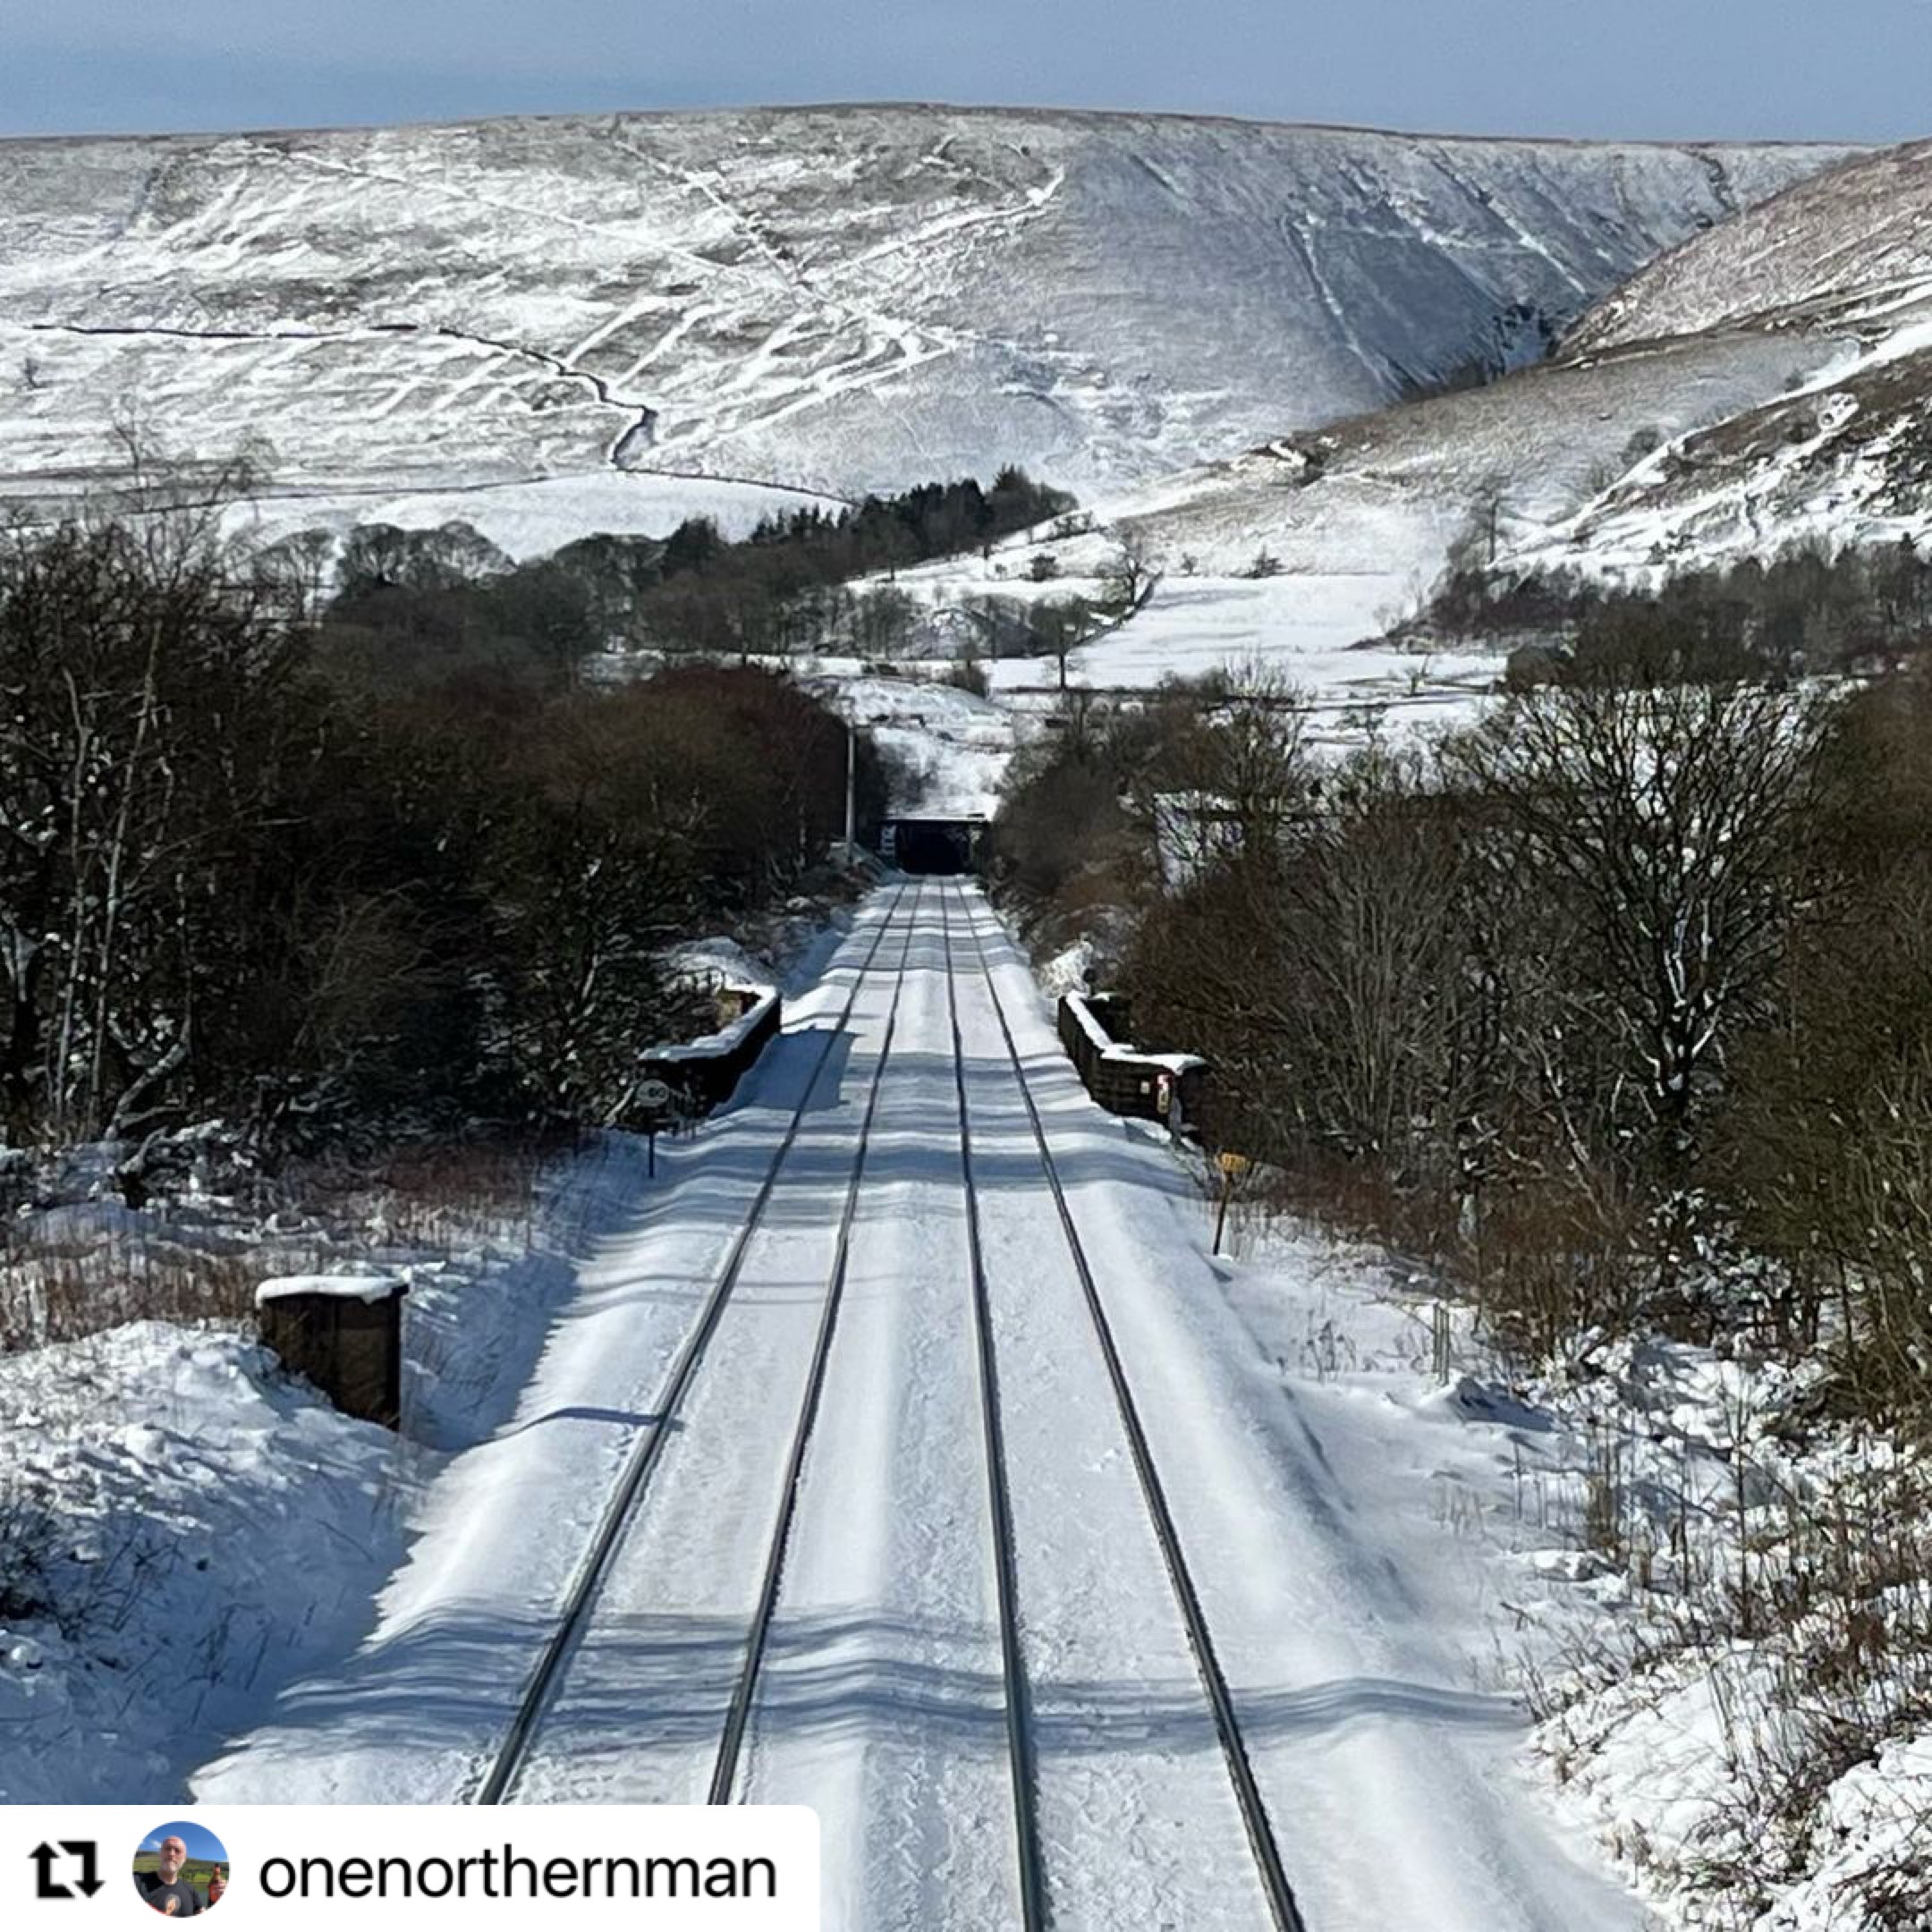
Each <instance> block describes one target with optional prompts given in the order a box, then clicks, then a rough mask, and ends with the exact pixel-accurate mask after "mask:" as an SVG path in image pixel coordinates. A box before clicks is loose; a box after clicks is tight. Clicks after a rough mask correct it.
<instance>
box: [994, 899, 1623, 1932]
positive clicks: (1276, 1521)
mask: <svg viewBox="0 0 1932 1932" xmlns="http://www.w3.org/2000/svg"><path fill="white" fill-rule="evenodd" d="M975 911H976V924H977V926H978V928H979V931H980V932H981V933H982V935H983V936H985V938H986V940H987V951H988V953H989V954H990V955H991V957H992V962H993V969H992V971H993V978H994V979H995V981H996V983H997V986H998V988H999V992H1000V997H1001V1000H1002V1003H1003V1004H1004V1007H1005V1009H1006V1011H1007V1013H1008V1014H1009V1016H1010V1017H1011V1020H1012V1023H1013V1031H1014V1035H1015V1039H1016V1044H1017V1046H1018V1047H1019V1049H1020V1053H1021V1059H1022V1061H1023V1063H1024V1070H1025V1072H1026V1075H1027V1078H1028V1080H1029V1082H1030V1085H1031V1088H1032V1089H1033V1092H1034V1095H1035V1097H1036V1101H1037V1104H1038V1106H1039V1109H1040V1114H1041V1117H1042V1122H1043V1125H1044V1127H1045V1130H1046V1132H1047V1138H1048V1140H1049V1141H1050V1143H1051V1145H1052V1148H1053V1150H1054V1153H1055V1159H1056V1161H1057V1163H1058V1165H1059V1167H1060V1170H1061V1174H1062V1177H1063V1182H1064V1184H1065V1187H1066V1191H1067V1196H1068V1200H1069V1206H1070V1208H1071V1212H1072V1216H1073V1219H1074V1221H1075V1223H1076V1224H1077V1225H1078V1228H1079V1230H1080V1235H1081V1238H1082V1241H1083V1242H1084V1244H1085V1245H1086V1247H1087V1249H1088V1251H1089V1257H1090V1258H1091V1261H1092V1263H1093V1267H1094V1272H1095V1274H1096V1275H1097V1279H1098V1281H1099V1283H1100V1284H1101V1287H1102V1292H1103V1294H1104V1296H1105V1299H1106V1306H1107V1310H1108V1315H1109V1318H1110V1320H1111V1322H1112V1325H1113V1327H1114V1334H1115V1336H1116V1339H1117V1341H1118V1344H1119V1348H1120V1352H1121V1357H1122V1360H1123V1367H1124V1370H1125V1374H1126V1378H1127V1380H1128V1382H1129V1383H1130V1385H1131V1387H1132V1389H1133V1390H1134V1393H1135V1395H1136V1399H1137V1401H1138V1402H1139V1403H1140V1409H1141V1412H1142V1414H1143V1416H1144V1418H1145V1421H1146V1427H1147V1433H1148V1442H1149V1445H1150V1449H1151V1452H1152V1455H1153V1459H1154V1461H1155V1462H1156V1464H1157V1467H1158V1469H1159V1470H1160V1472H1161V1477H1162V1480H1163V1482H1164V1484H1165V1487H1166V1492H1167V1496H1168V1500H1169V1502H1170V1504H1171V1505H1172V1507H1173V1510H1174V1517H1175V1520H1176V1521H1177V1523H1178V1524H1179V1526H1180V1530H1181V1535H1182V1542H1183V1545H1184V1548H1185V1554H1186V1557H1187V1561H1188V1563H1189V1565H1190V1567H1191V1571H1192V1573H1193V1574H1194V1576H1195V1578H1196V1579H1197V1581H1198V1583H1199V1589H1200V1594H1201V1597H1202V1602H1203V1606H1204V1608H1205V1611H1206V1614H1207V1618H1208V1623H1209V1625H1210V1627H1211V1628H1212V1630H1213V1632H1214V1636H1215V1641H1216V1646H1217V1648H1218V1650H1219V1654H1220V1657H1221V1658H1222V1661H1223V1664H1224V1666H1225V1668H1226V1671H1227V1674H1228V1676H1229V1679H1230V1681H1231V1687H1232V1691H1233V1701H1234V1704H1235V1707H1236V1708H1237V1710H1238V1712H1239V1713H1240V1716H1241V1721H1242V1726H1243V1731H1244V1733H1245V1736H1246V1738H1247V1741H1248V1743H1249V1747H1250V1751H1251V1753H1252V1756H1253V1758H1254V1764H1255V1770H1256V1775H1257V1777H1258V1781H1259V1784H1260V1786H1261V1789H1262V1792H1263V1793H1264V1795H1265V1797H1266V1800H1267V1806H1268V1810H1269V1814H1270V1816H1271V1817H1272V1818H1275V1820H1277V1821H1279V1824H1280V1828H1281V1831H1282V1835H1283V1840H1284V1857H1285V1858H1286V1860H1288V1862H1289V1865H1290V1868H1291V1875H1292V1881H1293V1884H1294V1887H1295V1893H1296V1896H1297V1900H1298V1902H1299V1904H1300V1907H1301V1911H1302V1913H1303V1914H1304V1916H1305V1918H1306V1920H1307V1923H1308V1925H1309V1928H1310V1932H1383V1928H1389V1927H1411V1926H1415V1927H1421V1926H1427V1927H1428V1928H1430V1932H1557V1928H1562V1932H1612V1928H1636V1927H1639V1926H1642V1925H1644V1924H1645V1923H1646V1922H1647V1919H1646V1915H1645V1912H1644V1909H1643V1907H1642V1906H1641V1905H1640V1903H1639V1902H1637V1901H1635V1900H1634V1899H1632V1898H1631V1897H1630V1896H1629V1895H1628V1894H1624V1893H1623V1892H1622V1891H1621V1890H1620V1889H1618V1888H1616V1887H1615V1886H1614V1885H1611V1884H1610V1883H1609V1882H1608V1881H1607V1880H1606V1879H1605V1878H1603V1877H1599V1876H1597V1874H1596V1873H1594V1872H1591V1871H1589V1870H1587V1869H1585V1868H1582V1867H1581V1866H1580V1864H1578V1863H1577V1862H1576V1861H1575V1860H1573V1859H1572V1857H1570V1856H1569V1855H1568V1853H1567V1852H1566V1851H1565V1849H1564V1848H1563V1846H1562V1845H1561V1844H1559V1843H1558V1842H1557V1839H1556V1836H1555V1831H1554V1829H1553V1827H1552V1826H1551V1825H1550V1823H1549V1822H1548V1821H1547V1820H1546V1818H1544V1817H1543V1816H1541V1815H1539V1813H1538V1811H1537V1809H1535V1808H1534V1807H1533V1805H1532V1804H1531V1803H1530V1800H1529V1794H1528V1792H1527V1790H1526V1788H1525V1787H1524V1786H1523V1785H1521V1784H1520V1783H1519V1782H1518V1781H1517V1780H1516V1779H1515V1778H1514V1777H1513V1775H1511V1772H1510V1770H1509V1767H1507V1766H1506V1765H1505V1764H1504V1763H1503V1762H1501V1761H1500V1759H1499V1756H1498V1753H1497V1752H1496V1750H1495V1748H1494V1740H1495V1739H1496V1737H1498V1736H1499V1735H1504V1734H1507V1733H1519V1734H1520V1733H1521V1728H1522V1717H1521V1713H1520V1712H1519V1711H1518V1710H1517V1709H1516V1708H1515V1707H1514V1706H1513V1704H1512V1703H1511V1702H1510V1701H1509V1700H1508V1699H1504V1698H1501V1697H1497V1696H1495V1695H1490V1694H1486V1693H1484V1692H1482V1691H1477V1690H1474V1689H1471V1688H1469V1687H1468V1684H1467V1681H1466V1674H1465V1673H1464V1671H1463V1670H1462V1667H1461V1665H1460V1662H1459V1660H1458V1659H1457V1658H1456V1657H1455V1656H1454V1655H1453V1651H1452V1650H1451V1648H1450V1647H1448V1646H1447V1645H1442V1646H1438V1645H1437V1644H1436V1641H1435V1640H1434V1639H1433V1637H1432V1633H1431V1632H1430V1631H1429V1630H1428V1627H1427V1623H1426V1620H1425V1619H1424V1618H1422V1617H1421V1616H1419V1614H1417V1604H1416V1601H1415V1592H1414V1590H1413V1588H1412V1585H1411V1580H1410V1578H1409V1577H1408V1576H1406V1575H1405V1574H1404V1572H1403V1568H1402V1563H1403V1561H1404V1559H1407V1560H1408V1561H1411V1562H1413V1561H1415V1560H1416V1559H1417V1555H1418V1553H1417V1552H1416V1551H1415V1550H1414V1549H1412V1548H1409V1549H1404V1548H1402V1547H1401V1546H1400V1545H1399V1544H1398V1543H1397V1542H1396V1541H1395V1539H1394V1538H1393V1537H1392V1536H1389V1535H1388V1532H1387V1526H1385V1525H1384V1524H1381V1523H1379V1522H1377V1521H1365V1520H1362V1519H1360V1517H1358V1515H1357V1514H1356V1513H1355V1511H1354V1509H1353V1507H1352V1496H1350V1494H1349V1493H1348V1491H1347V1489H1346V1488H1345V1487H1343V1485H1342V1484H1341V1483H1340V1482H1338V1480H1337V1479H1336V1477H1335V1472H1334V1470H1333V1469H1332V1468H1331V1467H1330V1463H1329V1460H1328V1458H1327V1456H1326V1453H1325V1450H1324V1446H1323V1443H1322V1441H1321V1439H1320V1437H1319V1436H1318V1434H1317V1433H1316V1431H1315V1430H1314V1428H1312V1426H1311V1425H1310V1424H1309V1422H1308V1420H1307V1419H1306V1418H1305V1417H1304V1416H1303V1415H1301V1413H1300V1412H1299V1405H1298V1404H1297V1402H1296V1401H1295V1398H1294V1396H1293V1394H1292V1391H1291V1390H1290V1388H1289V1387H1288V1386H1287V1385H1284V1383H1283V1382H1282V1380H1281V1379H1280V1378H1279V1377H1277V1376H1275V1375H1274V1374H1272V1373H1270V1372H1269V1365H1267V1363H1265V1362H1264V1361H1262V1360H1259V1359H1258V1357H1257V1355H1256V1352H1255V1349H1254V1345H1253V1343H1252V1340H1251V1338H1250V1337H1249V1336H1248V1335H1246V1334H1245V1332H1244V1331H1243V1330H1242V1329H1241V1324H1240V1322H1239V1319H1238V1318H1237V1317H1236V1316H1235V1315H1234V1313H1233V1311H1232V1310H1231V1309H1229V1307H1228V1305H1227V1303H1226V1302H1225V1301H1224V1299H1223V1298H1222V1295H1221V1293H1220V1292H1219V1283H1218V1281H1217V1279H1216V1275H1215V1272H1214V1270H1213V1269H1212V1267H1210V1265H1209V1262H1208V1258H1207V1257H1206V1255H1205V1254H1204V1253H1203V1252H1202V1240H1201V1233H1200V1230H1201V1224H1202V1222H1201V1206H1200V1202H1199V1199H1197V1198H1196V1197H1195V1195H1194V1193H1193V1191H1192V1189H1191V1186H1190V1184H1189V1183H1188V1182H1187V1181H1186V1179H1185V1177H1184V1176H1183V1175H1182V1174H1181V1172H1180V1171H1179V1170H1178V1169H1177V1168H1176V1167H1175V1166H1174V1164H1173V1163H1172V1162H1171V1161H1169V1160H1167V1159H1166V1158H1165V1157H1164V1156H1163V1155H1162V1154H1161V1153H1160V1152H1159V1150H1158V1149H1157V1148H1155V1147H1154V1146H1151V1145H1149V1144H1148V1142H1147V1141H1146V1140H1144V1139H1142V1138H1140V1137H1139V1136H1138V1135H1136V1134H1135V1133H1134V1132H1132V1131H1131V1130H1130V1129H1128V1128H1126V1127H1125V1126H1124V1124H1123V1123H1121V1122H1119V1121H1115V1120H1113V1119H1111V1118H1109V1117H1108V1116H1106V1114H1102V1113H1100V1112H1099V1110H1098V1109H1097V1108H1096V1107H1095V1106H1094V1105H1093V1103H1092V1102H1091V1101H1090V1100H1089V1098H1088V1097H1087V1095H1086V1094H1085V1093H1084V1091H1083V1090H1082V1089H1081V1088H1080V1084H1079V1081H1078V1080H1077V1078H1076V1077H1075V1075H1074V1073H1073V1071H1072V1067H1071V1066H1070V1065H1069V1064H1068V1063H1067V1062H1066V1060H1065V1059H1064V1057H1063V1055H1062V1054H1061V1052H1060V1050H1059V1046H1058V1043H1057V1041H1056V1040H1055V1038H1054V1036H1053V1032H1052V1029H1051V1026H1050V1024H1049V1022H1048V1021H1047V1016H1046V1014H1045V1013H1043V1012H1042V1011H1041V1009H1040V1007H1039V1004H1038V996H1037V993H1036V990H1035V988H1034V986H1033V982H1032V979H1031V975H1030V972H1029V970H1028V969H1027V967H1026V964H1025V962H1023V961H1022V960H1021V958H1020V956H1019V954H1018V953H1015V952H1014V951H1013V948H1012V946H1011V945H1009V944H1008V943H1007V942H1006V941H1005V939H1004V936H1003V935H1001V934H1000V933H999V930H998V928H997V926H996V924H995V923H994V922H993V920H992V919H991V917H990V915H989V914H987V913H985V912H983V911H979V909H978V908H976V909H975ZM1486 1741H1487V1748H1486ZM1129 1922H1139V1923H1147V1922H1148V1920H1146V1919H1141V1920H1139V1921H1129ZM1179 1922H1183V1923H1184V1922H1189V1921H1187V1920H1182V1921H1179ZM1194 1922H1199V1923H1203V1924H1208V1923H1212V1924H1216V1925H1221V1924H1226V1925H1231V1926H1243V1927H1246V1926H1259V1925H1261V1924H1262V1923H1264V1921H1263V1920H1262V1919H1259V1918H1258V1917H1255V1916H1252V1915H1249V1916H1241V1915H1234V1916H1230V1917H1227V1918H1224V1919H1208V1918H1207V1917H1203V1918H1201V1919H1199V1920H1198V1921H1194Z"/></svg>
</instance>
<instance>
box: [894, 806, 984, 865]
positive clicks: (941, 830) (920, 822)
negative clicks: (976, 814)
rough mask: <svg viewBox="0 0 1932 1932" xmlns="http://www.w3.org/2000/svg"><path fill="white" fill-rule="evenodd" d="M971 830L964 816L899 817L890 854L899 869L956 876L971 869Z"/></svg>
mask: <svg viewBox="0 0 1932 1932" xmlns="http://www.w3.org/2000/svg"><path fill="white" fill-rule="evenodd" d="M972 832H973V828H972V826H971V824H970V821H969V820H967V819H964V818H902V819H900V820H899V821H898V823H897V825H896V826H895V827H894V840H893V857H894V860H895V861H896V862H897V864H898V867H899V869H900V870H901V871H902V872H919V873H926V874H936V875H938V876H939V877H945V878H956V877H959V876H960V875H962V873H966V872H970V871H971V870H972V843H973V842H972Z"/></svg>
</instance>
